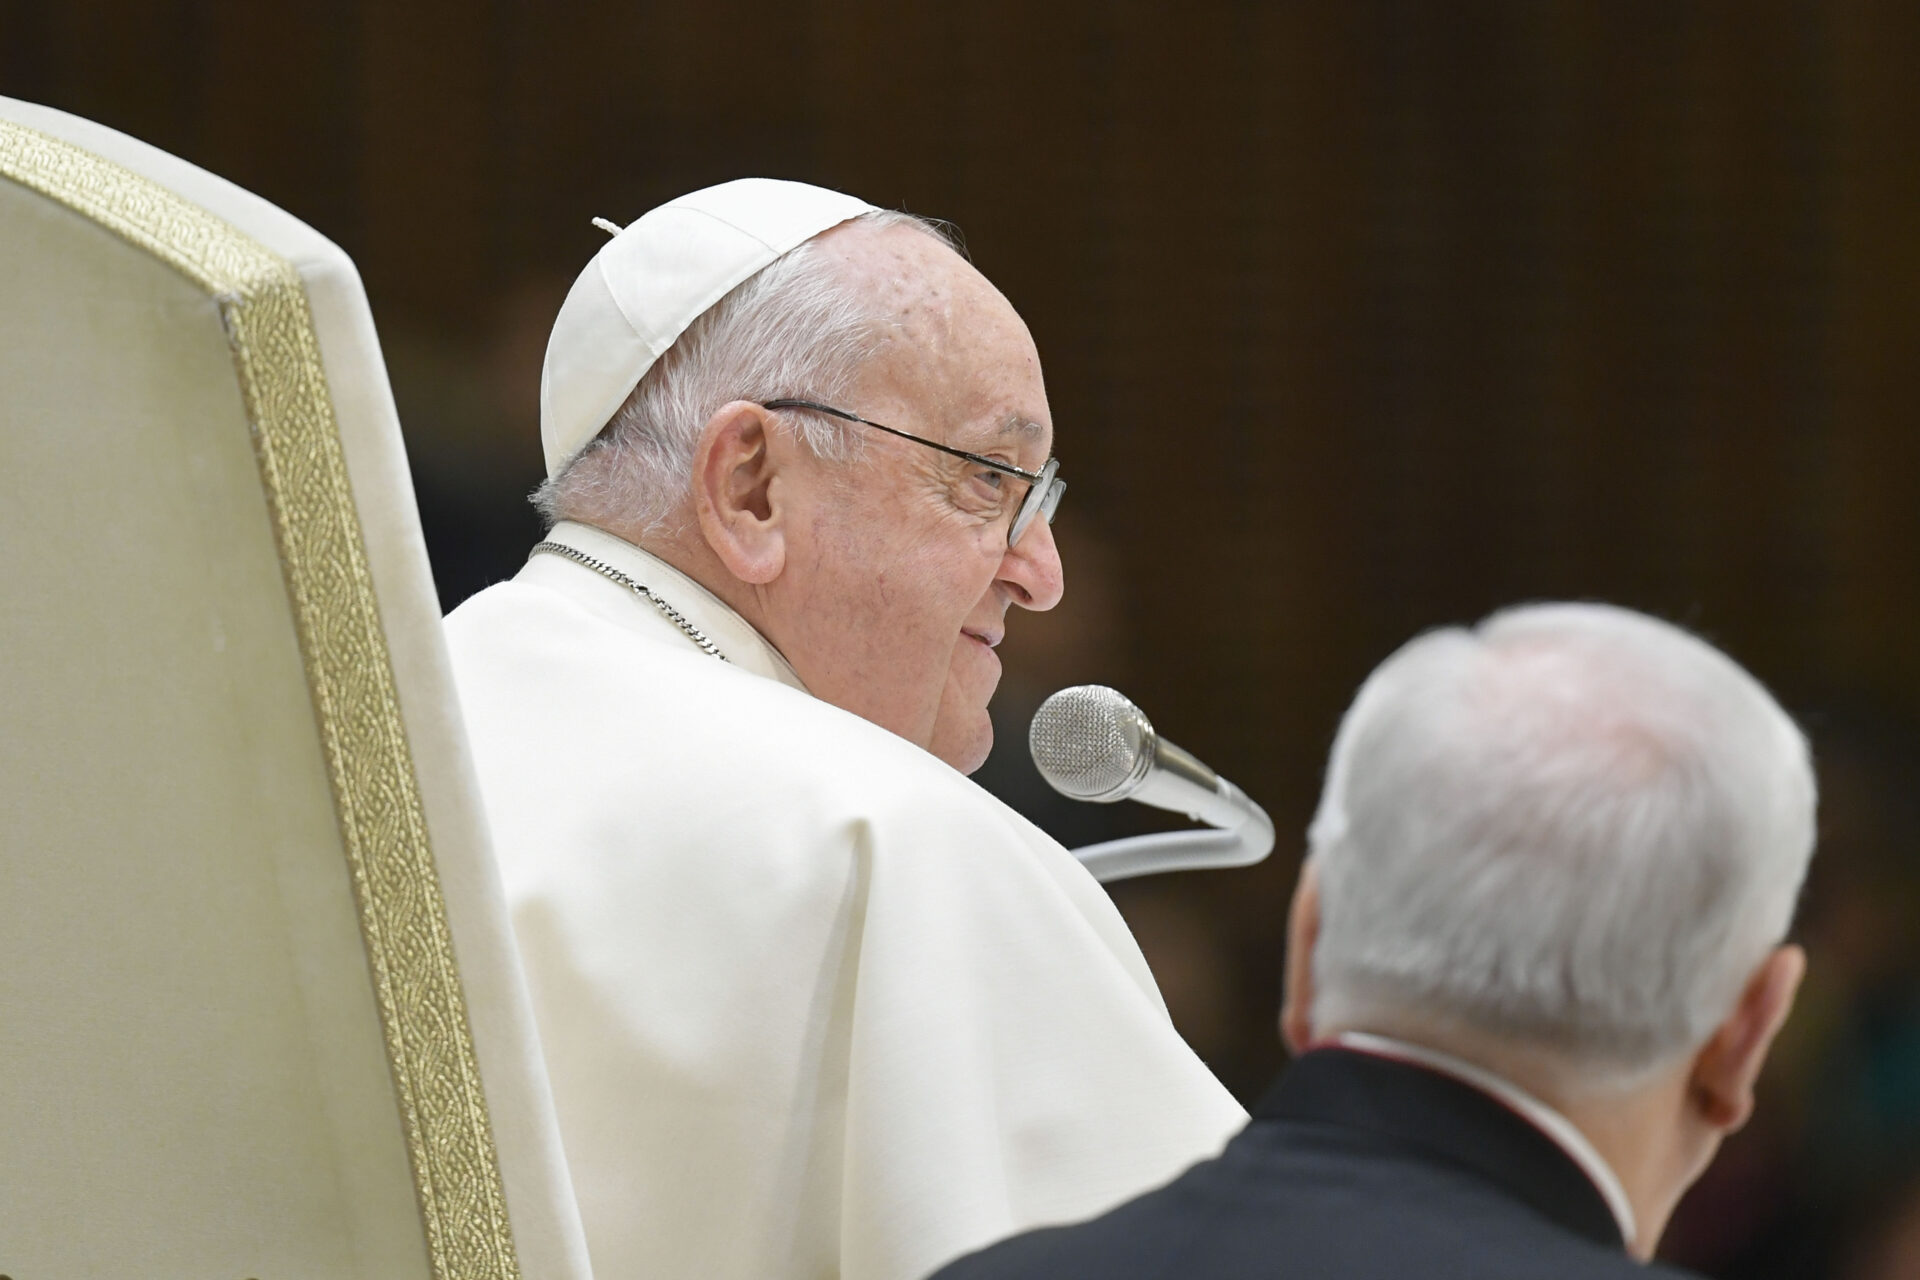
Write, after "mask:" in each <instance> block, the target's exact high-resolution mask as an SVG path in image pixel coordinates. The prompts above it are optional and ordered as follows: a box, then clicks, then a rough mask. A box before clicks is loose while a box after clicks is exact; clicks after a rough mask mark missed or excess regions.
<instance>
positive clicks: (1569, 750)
mask: <svg viewBox="0 0 1920 1280" xmlns="http://www.w3.org/2000/svg"><path fill="white" fill-rule="evenodd" d="M1308 838H1309V846H1310V849H1311V853H1310V856H1311V858H1312V860H1313V863H1314V865H1315V867H1316V873H1317V875H1318V877H1319V884H1320V904H1321V906H1320V910H1321V926H1320V935H1319V940H1318V942H1317V944H1316V946H1315V950H1314V960H1313V965H1314V969H1313V971H1314V986H1315V995H1314V1008H1313V1020H1314V1024H1315V1026H1316V1027H1318V1028H1330V1027H1337V1028H1348V1029H1365V1028H1369V1027H1374V1028H1379V1029H1391V1028H1393V1027H1394V1026H1396V1025H1402V1024H1405V1023H1407V1022H1409V1021H1411V1022H1412V1023H1413V1024H1415V1025H1432V1024H1435V1023H1438V1024H1440V1025H1450V1026H1455V1027H1458V1028H1461V1029H1463V1030H1464V1031H1465V1032H1467V1033H1468V1034H1469V1035H1473V1036H1478V1037H1482V1038H1491V1039H1493V1040H1494V1041H1496V1042H1498V1043H1501V1044H1506V1045H1511V1046H1513V1047H1515V1048H1516V1049H1523V1050H1527V1051H1531V1052H1533V1053H1535V1054H1537V1055H1543V1056H1544V1057H1545V1058H1546V1059H1547V1060H1548V1061H1550V1062H1553V1063H1555V1064H1558V1065H1560V1066H1562V1067H1563V1068H1564V1074H1565V1075H1566V1077H1567V1078H1568V1079H1570V1080H1573V1081H1577V1082H1579V1083H1582V1084H1585V1085H1588V1086H1598V1087H1603V1088H1604V1087H1628V1086H1630V1085H1631V1084H1633V1083H1635V1082H1637V1081H1638V1080H1641V1079H1644V1078H1645V1076H1646V1075H1647V1074H1649V1073H1651V1072H1652V1071H1654V1070H1657V1069H1658V1068H1659V1067H1661V1066H1662V1065H1664V1064H1666V1063H1669V1062H1671V1061H1673V1060H1675V1059H1676V1058H1677V1057H1678V1056H1679V1055H1681V1054H1683V1053H1685V1052H1688V1051H1690V1050H1692V1049H1694V1048H1696V1047H1698V1046H1699V1045H1700V1044H1702V1043H1704V1042H1705V1040H1706V1038H1707V1037H1708V1036H1709V1035H1711V1034H1712V1032H1713V1030H1714V1028H1715V1027H1716V1026H1718V1025H1719V1023H1720V1022H1721V1021H1722V1020H1723V1019H1724V1018H1725V1017H1726V1016H1727V1014H1728V1012H1729V1011H1730V1010H1731V1009H1732V1007H1733V1004H1734V1002H1735V1001H1736V1000H1737V999H1738V997H1739V994H1740V991H1741V989H1742V987H1743V986H1744V985H1745V983H1746V981H1747V979H1748V978H1749V977H1750V975H1751V974H1752V972H1753V970H1754V968H1755V967H1756V966H1757V965H1758V964H1759V963H1760V961H1761V960H1762V959H1763V958H1764V957H1765V955H1766V954H1767V952H1768V951H1769V949H1770V948H1771V947H1773V946H1774V945H1775V944H1777V943H1778V942H1779V941H1780V940H1781V938H1783V937H1784V936H1785V934H1786V931H1787V927H1788V925H1789V924H1790V923H1791V919H1792V915H1793V909H1794V903H1795V900H1796V898H1797V897H1798V894H1799V890H1800V884H1801V881H1802V879H1803V878H1804V877H1805V874H1806V868H1807V861H1808V859H1809V858H1810V857H1811V855H1812V852H1813V841H1814V781H1813V770H1812V765H1811V763H1810V761H1809V756H1808V750H1807V744H1806V739H1805V738H1804V737H1803V736H1802V735H1801V733H1800V731H1799V729H1798V728H1796V727H1795V725H1794V723H1793V721H1792V720H1791V719H1790V718H1789V717H1788V716H1787V714H1786V713H1785V712H1784V711H1782V710H1781V709H1780V706H1779V705H1778V704H1777V703H1776V702H1775V701H1774V700H1773V698H1772V697H1771V696H1770V695H1769V694H1768V693H1767V691H1766V690H1765V689H1764V688H1762V687H1761V685H1760V683H1759V682H1758V681H1756V680H1755V679H1754V678H1753V677H1752V676H1750V675H1748V674H1747V673H1746V672H1745V671H1744V670H1742V669H1741V668H1740V667H1739V665H1738V664H1736V663H1735V662H1733V661H1732V660H1731V659H1729V658H1728V657H1726V655H1724V654H1722V653H1720V652H1719V651H1718V650H1716V649H1714V648H1713V647H1712V646H1711V645H1709V644H1707V643H1705V642H1704V641H1702V640H1700V639H1698V638H1697V637H1695V636H1693V635H1691V634H1689V633H1687V632H1685V631H1682V630H1681V629H1679V628H1678V627H1674V626H1670V625H1668V624H1666V623H1664V622H1660V621H1657V620H1655V619H1653V618H1649V617H1646V616H1644V615H1642V614H1638V613H1634V612H1631V611H1629V610H1626V609H1618V608H1613V607H1611V606H1606V605H1594V604H1550V605H1533V606H1527V607H1522V608H1515V609H1510V610H1506V611H1503V612H1500V613H1496V614H1494V615H1493V616H1491V617H1490V618H1488V619H1487V620H1486V621H1484V622H1482V623H1481V624H1480V625H1479V626H1478V627H1476V628H1474V629H1473V630H1472V631H1470V632H1469V631H1466V630H1462V629H1460V628H1449V629H1446V630H1441V631H1434V632H1430V633H1428V634H1426V635H1423V636H1421V637H1419V638H1418V639H1416V640H1414V641H1412V642H1411V643H1409V644H1407V645H1406V646H1404V647H1403V648H1401V649H1400V650H1399V652H1397V653H1395V654H1394V655H1393V656H1392V657H1391V658H1389V659H1388V660H1387V661H1386V662H1385V663H1383V664H1382V665H1381V666H1380V667H1379V668H1378V669H1377V670H1376V671H1375V672H1374V673H1373V675H1372V676H1370V677H1369V678H1368V679H1367V681H1366V683H1365V684H1364V685H1363V686H1362V687H1361V689H1360V693H1359V695H1358V696H1357V697H1356V698H1355V700H1354V703H1353V706H1352V707H1351V708H1350V709H1349V710H1348V711H1347V714H1346V717H1345V718H1344V719H1343V720H1342V722H1341V725H1340V731H1339V734H1338V736H1337V737H1336V738H1335V740H1334V746H1333V754H1332V758H1331V760H1330V762H1329V765H1328V771H1327V780H1326V788H1325V791H1324V793H1323V794H1322V797H1321V802H1320V809H1319V812H1318V814H1317V815H1316V816H1315V818H1314V821H1313V825H1312V827H1311V829H1310V831H1309V837H1308Z"/></svg>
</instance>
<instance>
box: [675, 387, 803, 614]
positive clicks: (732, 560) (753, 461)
mask: <svg viewBox="0 0 1920 1280" xmlns="http://www.w3.org/2000/svg"><path fill="white" fill-rule="evenodd" d="M786 441H787V437H786V436H784V435H782V434H781V433H779V432H777V431H775V430H774V429H773V415H772V414H770V413H768V412H767V411H766V410H765V409H763V408H761V407H760V406H759V405H757V404H754V403H753V402H751V401H748V400H735V401H733V402H731V403H729V404H725V405H722V406H721V407H720V409H719V411H718V412H716V413H715V414H714V415H713V416H712V417H711V418H709V419H707V425H706V426H704V427H702V428H701V430H700V439H699V442H698V443H697V444H696V445H695V446H694V453H693V511H694V517H695V519H697V520H698V521H699V523H700V533H701V536H702V537H704V538H705V539H706V542H707V546H708V547H710V548H711V549H712V550H713V554H714V555H715V556H717V557H719V559H720V562H721V563H722V564H724V565H725V566H726V567H727V570H728V572H730V573H732V574H733V576H734V577H736V578H738V579H739V580H740V581H742V582H746V583H750V584H753V585H755V586H761V585H764V584H766V583H769V582H772V581H773V580H774V579H775V578H777V577H779V576H780V571H781V570H782V569H783V568H784V567H785V565H786V550H787V547H786V528H785V524H784V521H783V516H784V515H785V514H786V513H785V511H784V510H783V508H782V504H781V501H780V498H781V493H780V489H781V483H780V482H781V481H782V479H783V478H784V477H783V476H782V474H781V472H782V468H783V466H784V464H785V463H786V461H787V454H788V450H787V449H786V448H785V447H784V446H785V444H786Z"/></svg>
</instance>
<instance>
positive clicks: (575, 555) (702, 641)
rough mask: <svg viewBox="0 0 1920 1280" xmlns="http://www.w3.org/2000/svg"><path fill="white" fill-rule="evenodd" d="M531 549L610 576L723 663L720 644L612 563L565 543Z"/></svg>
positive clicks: (544, 543)
mask: <svg viewBox="0 0 1920 1280" xmlns="http://www.w3.org/2000/svg"><path fill="white" fill-rule="evenodd" d="M534 551H536V552H538V551H546V552H549V553H551V554H553V555H556V556H565V557H566V558H567V559H569V560H571V561H573V562H574V563H575V564H583V565H585V566H586V567H587V568H589V569H591V570H593V571H594V572H595V573H597V574H600V575H601V576H602V577H605V578H610V579H612V580H613V581H614V582H617V583H619V584H620V585H621V586H623V587H625V588H626V589H627V590H629V591H631V592H633V594H635V595H637V596H639V597H640V598H641V599H642V600H645V601H646V602H647V603H648V604H650V605H652V606H653V607H654V608H656V609H658V610H659V611H660V614H661V616H662V617H664V618H666V620H667V621H668V622H671V623H672V624H673V625H674V626H676V627H678V628H680V630H682V631H684V632H685V633H686V635H687V639H689V640H691V641H693V642H694V643H695V644H697V645H699V646H700V652H702V653H704V654H707V655H708V656H709V657H714V658H718V659H720V661H722V662H725V661H726V660H727V655H726V654H724V653H722V652H720V648H719V646H718V645H716V644H714V642H713V641H711V640H709V639H707V633H706V632H704V631H702V630H701V629H700V628H698V627H696V626H694V625H693V624H692V623H691V622H688V621H687V620H686V618H685V617H684V616H683V615H682V614H681V612H680V611H679V610H678V609H676V608H674V607H673V606H672V605H670V604H668V603H667V602H666V601H665V600H662V599H661V598H660V597H659V596H657V595H655V594H653V592H651V591H649V590H648V589H647V588H645V587H643V586H641V585H640V584H639V583H637V582H635V581H634V580H633V579H632V578H629V577H628V576H627V575H626V574H624V573H622V572H620V571H619V570H618V569H616V568H614V567H613V566H612V565H610V564H607V563H605V562H604V561H600V560H595V559H594V558H593V557H592V556H590V555H588V554H587V553H586V552H584V551H576V550H574V549H573V548H572V547H570V546H568V545H567V544H566V543H564V542H542V543H540V544H538V545H537V546H535V547H534Z"/></svg>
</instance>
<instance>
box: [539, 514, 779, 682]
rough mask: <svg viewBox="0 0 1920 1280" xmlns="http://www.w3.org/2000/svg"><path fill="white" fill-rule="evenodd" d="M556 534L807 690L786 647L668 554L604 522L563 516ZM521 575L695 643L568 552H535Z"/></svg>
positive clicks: (742, 657) (724, 645) (736, 659)
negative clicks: (656, 551) (617, 534)
mask: <svg viewBox="0 0 1920 1280" xmlns="http://www.w3.org/2000/svg"><path fill="white" fill-rule="evenodd" d="M546 540H547V541H548V542H557V543H559V544H560V545H561V546H563V547H571V548H572V549H573V550H575V551H577V552H580V553H582V554H584V555H586V556H587V557H589V558H591V559H593V560H597V561H599V562H601V563H602V564H605V565H607V566H609V567H611V568H613V569H614V570H616V571H617V572H619V573H621V574H624V575H625V576H626V577H628V578H631V579H633V580H634V581H635V582H637V583H639V584H640V585H641V586H643V587H645V588H647V590H648V591H650V592H652V593H653V594H654V595H655V596H657V597H658V598H659V599H660V600H661V601H662V602H664V603H665V604H667V605H668V606H670V607H671V608H673V609H674V610H675V611H677V612H678V613H679V614H680V615H681V616H682V617H684V618H685V619H686V620H687V622H688V623H689V624H691V625H692V626H693V627H694V628H695V629H696V630H697V631H698V632H700V633H702V634H704V635H705V636H706V637H707V638H708V639H709V640H711V641H712V642H713V645H714V647H715V648H716V649H718V650H719V651H720V653H721V654H722V655H723V656H724V657H725V658H726V659H727V661H728V662H730V663H732V664H733V665H734V666H736V667H739V668H740V669H741V670H743V671H751V672H753V673H754V674H755V675H759V676H765V677H766V678H768V679H769V680H778V681H779V682H780V683H781V684H784V685H787V686H789V687H791V688H794V689H798V690H799V691H800V692H802V693H805V692H806V691H807V686H806V685H805V684H804V683H803V682H802V681H801V679H800V676H799V674H798V673H797V672H795V671H794V669H793V664H792V663H790V662H788V661H787V660H786V658H785V657H784V656H783V655H782V654H781V653H780V651H779V650H778V649H776V648H774V647H773V645H772V643H771V642H770V641H768V639H767V638H766V637H765V636H763V635H761V634H760V633H759V632H758V631H756V630H755V629H754V627H753V624H752V623H750V622H748V621H747V620H746V619H745V618H743V617H741V616H740V615H739V614H738V613H735V612H734V611H733V609H732V608H731V607H730V606H729V605H728V604H727V603H726V602H725V601H723V600H722V599H720V597H719V596H716V595H714V594H713V592H711V591H709V590H707V589H706V588H705V587H703V586H701V585H700V584H699V583H698V582H696V581H695V580H694V579H692V578H690V577H688V576H687V575H686V574H684V573H682V572H681V571H680V570H678V569H676V568H674V567H673V566H672V565H670V564H668V563H667V562H666V561H665V560H662V559H661V558H660V557H659V556H656V555H654V554H653V553H652V552H649V551H643V550H641V549H640V548H639V547H636V546H634V545H633V544H632V543H631V542H628V541H626V540H625V539H624V538H618V537H615V536H614V535H613V534H611V533H608V532H607V531H606V530H604V529H596V528H594V527H593V526H592V525H586V524H579V523H577V522H575V521H572V520H562V521H561V522H560V523H559V524H557V525H555V526H554V527H553V529H552V531H551V532H549V533H548V534H547V538H546ZM515 580H516V581H523V582H533V583H537V584H539V585H541V586H545V587H549V588H551V589H554V590H559V591H564V592H565V593H566V594H567V595H569V596H571V597H572V598H573V599H575V600H576V601H578V602H579V603H580V604H582V605H584V606H585V607H587V608H589V609H591V610H593V612H595V613H596V614H598V615H600V616H601V617H603V618H605V619H606V620H607V621H609V622H613V623H616V624H618V625H620V626H623V627H627V628H629V629H631V630H635V631H640V632H643V633H644V634H646V635H648V636H651V637H654V638H656V639H660V640H663V641H669V642H672V643H677V644H683V645H686V646H687V647H688V648H689V649H692V648H694V647H695V641H694V640H692V639H690V638H689V637H688V636H687V634H686V633H685V632H684V630H683V629H682V628H680V627H678V626H676V625H675V624H674V623H673V622H671V621H669V620H668V618H667V617H666V615H665V614H664V613H662V612H661V611H660V610H659V609H656V608H654V607H652V606H651V605H649V604H648V603H647V602H646V601H645V600H644V599H642V598H640V597H639V596H637V595H635V594H634V593H633V591H631V590H630V589H628V588H627V587H624V586H622V585H621V584H620V583H619V582H617V581H615V580H614V579H612V578H609V577H607V576H606V575H605V574H603V573H601V572H599V571H597V570H595V569H592V568H589V567H588V566H586V565H584V564H580V563H577V562H576V561H573V560H571V559H568V558H566V557H564V556H558V555H536V556H533V557H531V558H529V559H528V561H527V564H526V567H525V568H524V569H522V570H521V571H520V572H519V573H518V574H517V575H516V576H515Z"/></svg>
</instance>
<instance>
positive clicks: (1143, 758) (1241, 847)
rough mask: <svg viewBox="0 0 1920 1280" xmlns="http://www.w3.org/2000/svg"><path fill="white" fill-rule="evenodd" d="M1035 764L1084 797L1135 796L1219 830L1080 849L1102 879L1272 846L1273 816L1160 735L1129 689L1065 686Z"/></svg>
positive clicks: (1035, 731) (1047, 705)
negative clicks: (1269, 815)
mask: <svg viewBox="0 0 1920 1280" xmlns="http://www.w3.org/2000/svg"><path fill="white" fill-rule="evenodd" d="M1027 747H1028V750H1029V751H1030V752H1031V753H1032V755H1033V763H1034V767H1035V768H1037V769H1038V770H1039V771H1040V776H1041V777H1043V778H1045V779H1046V780H1047V785H1049V786H1051V787H1052V788H1053V789H1054V790H1056V791H1058V792H1060V793H1061V794H1062V795H1065V796H1069V797H1071V798H1073V799H1075V800H1090V801H1093V802H1095V803H1098V804H1112V803H1114V802H1115V801H1118V800H1127V799H1132V800H1136V801H1138V802H1140V803H1141V804H1150V805H1153V806H1154V807H1156V808H1160V809H1171V810H1173V811H1174V812H1176V813H1184V814H1186V815H1187V816H1188V817H1190V818H1193V819H1195V820H1196V821H1199V822H1204V823H1207V824H1208V825H1209V826H1212V827H1216V828H1219V830H1216V831H1176V832H1166V833H1162V834H1158V835H1150V836H1133V837H1130V838H1129V839H1125V840H1109V841H1107V842H1106V843H1104V844H1097V845H1089V846H1087V847H1085V848H1081V849H1076V850H1074V856H1075V857H1077V858H1079V859H1080V861H1081V862H1082V863H1083V864H1084V865H1085V866H1086V867H1087V869H1088V870H1089V871H1091V872H1092V873H1093V874H1094V876H1095V877H1096V878H1097V879H1100V880H1102V881H1106V880H1119V879H1123V878H1125V877H1128V876H1137V875H1148V874H1151V873H1153V872H1156V871H1173V870H1191V869H1198V868H1201V867H1237V866H1246V865H1248V864H1249V863H1254V862H1258V861H1260V859H1262V858H1264V857H1266V856H1267V854H1268V852H1270V851H1271V850H1272V848H1273V822H1272V820H1271V819H1269V818H1268V817H1267V815H1266V811H1265V810H1263V809H1261V807H1260V806H1259V805H1257V804H1255V803H1254V802H1253V801H1251V800H1249V799H1248V798H1247V797H1246V796H1245V795H1244V794H1243V793H1242V792H1241V791H1240V789H1239V788H1238V787H1236V786H1234V785H1233V784H1232V783H1231V782H1228V781H1227V780H1226V779H1224V778H1222V777H1220V775H1218V774H1216V773H1215V772H1214V771H1213V770H1211V769H1209V768H1208V767H1207V766H1206V765H1204V764H1202V763H1200V761H1199V760H1197V759H1195V758H1194V757H1193V756H1191V755H1189V754H1188V753H1187V752H1185V751H1182V750H1181V749H1180V748H1179V747H1176V746H1174V745H1173V744H1172V743H1171V742H1168V741H1167V740H1166V739H1164V738H1162V737H1160V735H1159V734H1157V733H1155V732H1154V728H1153V722H1152V721H1150V720H1148V719H1147V716H1146V713H1145V712H1143V711H1141V710H1140V708H1139V707H1137V706H1135V705H1134V704H1133V701H1132V700H1131V699H1129V698H1128V697H1127V696H1126V695H1125V694H1122V693H1120V692H1119V691H1118V690H1116V689H1109V688H1107V687H1106V686H1104V685H1097V684H1084V685H1075V686H1073V687H1072V688H1069V689H1062V690H1060V691H1059V692H1058V693H1056V694H1054V695H1053V696H1052V697H1050V698H1048V699H1047V700H1046V701H1045V702H1043V703H1042V704H1041V705H1040V709H1039V710H1038V711H1036V712H1035V713H1034V716H1033V722H1032V724H1031V725H1030V726H1029V727H1028V731H1027Z"/></svg>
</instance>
